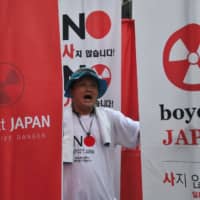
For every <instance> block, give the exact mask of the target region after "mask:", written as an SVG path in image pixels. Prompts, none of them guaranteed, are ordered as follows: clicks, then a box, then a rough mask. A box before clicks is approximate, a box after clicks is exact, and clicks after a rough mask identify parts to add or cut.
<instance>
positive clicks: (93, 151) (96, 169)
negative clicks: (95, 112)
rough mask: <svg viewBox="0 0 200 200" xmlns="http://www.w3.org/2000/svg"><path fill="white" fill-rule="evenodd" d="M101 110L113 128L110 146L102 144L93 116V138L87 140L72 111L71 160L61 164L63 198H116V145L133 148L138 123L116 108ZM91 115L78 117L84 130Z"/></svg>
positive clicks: (78, 199) (136, 137) (65, 199)
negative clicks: (72, 160)
mask: <svg viewBox="0 0 200 200" xmlns="http://www.w3.org/2000/svg"><path fill="white" fill-rule="evenodd" d="M102 109H104V110H105V112H106V114H107V116H108V118H109V122H110V123H111V127H112V128H111V138H112V140H111V141H112V144H110V146H104V145H103V142H102V140H101V133H100V131H99V128H98V123H97V118H96V117H95V118H94V120H93V122H92V126H91V136H93V137H94V139H95V141H94V140H93V139H92V140H88V138H87V135H86V133H85V131H84V130H83V128H82V127H81V125H80V122H79V120H78V117H77V116H76V114H73V123H74V127H75V130H74V162H73V163H72V164H64V166H63V200H116V195H115V193H114V174H113V173H114V168H115V166H114V162H113V157H114V154H115V147H116V145H122V146H125V147H135V146H136V145H137V144H138V135H139V123H138V122H135V121H133V120H131V119H130V118H127V117H125V116H124V115H123V114H122V113H121V112H119V111H115V110H112V109H109V108H102ZM92 117H93V116H91V115H84V116H81V118H80V120H81V122H82V124H83V126H84V128H85V129H86V130H89V126H90V123H91V120H92Z"/></svg>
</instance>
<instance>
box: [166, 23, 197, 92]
mask: <svg viewBox="0 0 200 200" xmlns="http://www.w3.org/2000/svg"><path fill="white" fill-rule="evenodd" d="M163 64H164V69H165V73H166V75H167V77H168V79H169V80H170V81H171V82H172V83H173V84H174V85H176V86H177V87H179V88H181V89H184V90H188V91H199V90H200V26H199V25H198V24H189V25H187V26H185V27H183V28H181V29H179V30H178V31H176V32H175V33H174V34H172V35H171V36H170V38H169V39H168V41H167V43H166V46H165V49H164V54H163Z"/></svg>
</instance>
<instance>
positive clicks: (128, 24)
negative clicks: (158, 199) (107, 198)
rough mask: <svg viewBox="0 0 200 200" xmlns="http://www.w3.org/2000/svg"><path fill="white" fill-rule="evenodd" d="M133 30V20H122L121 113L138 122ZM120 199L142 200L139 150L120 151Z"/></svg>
mask: <svg viewBox="0 0 200 200" xmlns="http://www.w3.org/2000/svg"><path fill="white" fill-rule="evenodd" d="M134 28H135V24H134V20H132V19H123V20H122V112H123V113H124V114H126V115H127V116H129V117H130V118H132V119H134V120H139V111H138V88H137V68H136V50H135V29H134ZM120 197H121V200H142V180H141V158H140V150H139V149H127V148H123V149H122V154H121V195H120Z"/></svg>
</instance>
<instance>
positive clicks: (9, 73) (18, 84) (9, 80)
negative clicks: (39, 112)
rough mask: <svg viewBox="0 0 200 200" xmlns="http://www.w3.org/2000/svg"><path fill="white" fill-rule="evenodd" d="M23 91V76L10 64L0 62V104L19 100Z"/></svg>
mask: <svg viewBox="0 0 200 200" xmlns="http://www.w3.org/2000/svg"><path fill="white" fill-rule="evenodd" d="M22 92H23V77H22V75H21V74H20V73H19V71H18V70H16V68H15V67H14V66H12V65H9V64H0V106H1V105H9V104H12V103H14V102H16V101H17V100H18V98H19V97H20V96H21V94H22Z"/></svg>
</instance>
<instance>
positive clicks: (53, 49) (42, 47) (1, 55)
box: [0, 0, 62, 200]
mask: <svg viewBox="0 0 200 200" xmlns="http://www.w3.org/2000/svg"><path fill="white" fill-rule="evenodd" d="M0 27H1V31H0V199H1V200H46V199H48V200H60V199H61V138H62V94H61V91H62V80H61V78H62V75H61V63H60V57H61V56H60V41H59V26H58V8H57V0H43V1H41V0H28V1H27V0H17V1H15V0H14V1H13V0H1V1H0ZM42 115H43V116H45V117H47V115H48V116H49V117H50V121H48V122H49V126H47V125H45V126H42V125H41V124H40V125H41V126H40V125H39V122H38V121H35V122H34V124H33V122H31V120H34V117H39V118H40V117H41V116H42ZM25 117H28V118H26V120H27V121H26V122H28V123H25ZM11 119H15V121H16V120H17V119H20V120H21V121H18V125H16V129H14V130H11V126H12V125H11V124H12V123H11ZM35 119H36V118H35ZM40 123H41V119H40ZM39 126H40V127H39Z"/></svg>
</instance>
